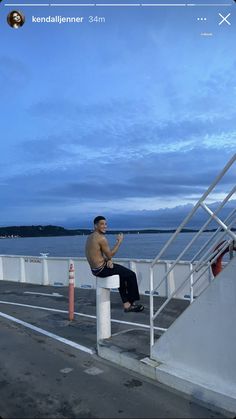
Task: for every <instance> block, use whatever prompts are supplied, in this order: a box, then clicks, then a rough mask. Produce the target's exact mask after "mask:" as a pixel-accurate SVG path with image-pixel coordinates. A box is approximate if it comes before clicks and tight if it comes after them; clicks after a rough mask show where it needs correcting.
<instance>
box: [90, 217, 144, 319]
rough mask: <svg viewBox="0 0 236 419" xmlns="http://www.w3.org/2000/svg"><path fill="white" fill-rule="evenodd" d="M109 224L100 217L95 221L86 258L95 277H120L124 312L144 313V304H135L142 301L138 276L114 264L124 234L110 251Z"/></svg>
mask: <svg viewBox="0 0 236 419" xmlns="http://www.w3.org/2000/svg"><path fill="white" fill-rule="evenodd" d="M106 231H107V222H106V219H105V217H102V216H101V215H99V216H98V217H96V218H95V219H94V231H93V233H91V234H90V235H89V237H88V239H87V242H86V257H87V260H88V263H89V265H90V268H91V271H92V273H93V275H94V276H98V277H100V278H104V277H106V276H111V275H119V277H120V287H119V293H120V296H121V299H122V302H123V306H124V311H125V312H126V313H127V312H132V311H135V312H138V311H143V309H144V307H143V305H142V304H134V302H135V301H137V300H139V299H140V296H139V290H138V284H137V278H136V274H135V273H134V272H133V271H131V270H130V269H128V268H125V267H124V266H122V265H118V264H117V263H113V262H112V257H113V256H114V255H115V254H116V252H117V250H118V249H119V247H120V245H121V243H122V241H123V238H124V236H123V234H122V233H120V234H118V236H117V239H116V243H115V246H114V247H113V248H112V249H110V247H109V244H108V241H107V239H106V237H105V234H106Z"/></svg>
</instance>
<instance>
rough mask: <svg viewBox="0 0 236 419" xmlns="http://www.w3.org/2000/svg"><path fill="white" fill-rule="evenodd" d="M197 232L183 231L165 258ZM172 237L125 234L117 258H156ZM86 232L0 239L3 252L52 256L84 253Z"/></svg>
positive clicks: (112, 241) (193, 250) (196, 246)
mask: <svg viewBox="0 0 236 419" xmlns="http://www.w3.org/2000/svg"><path fill="white" fill-rule="evenodd" d="M194 234H195V233H182V234H180V235H179V236H178V239H177V240H175V241H174V243H173V244H172V246H171V247H170V248H169V250H168V251H166V253H165V255H163V257H162V259H175V258H176V257H177V256H178V255H179V253H180V251H181V250H183V249H184V247H185V246H186V245H187V244H188V243H189V242H190V240H191V239H192V237H193V236H194ZM211 235H212V233H203V234H202V235H201V236H200V238H199V239H198V240H197V242H196V243H195V244H194V245H193V247H192V248H191V249H190V250H189V251H188V252H187V253H186V255H185V256H184V257H183V260H190V259H191V257H193V256H194V254H195V253H196V252H197V250H198V249H200V247H201V245H202V244H203V243H205V241H206V240H207V239H208V238H209V237H210V236H211ZM170 237H171V234H169V233H161V234H126V235H125V238H124V241H123V243H122V245H121V247H120V249H119V251H118V252H117V254H116V256H115V257H116V258H132V259H153V258H155V256H156V255H157V254H158V252H159V251H160V250H161V248H162V247H163V245H164V244H165V243H166V242H167V240H168V239H169V238H170ZM86 239H87V236H68V237H37V238H35V237H34V238H32V237H30V238H16V239H0V254H2V255H25V256H39V255H40V253H49V255H48V256H49V257H50V256H61V257H63V256H64V257H84V256H85V253H84V248H85V242H86ZM107 239H108V241H109V243H110V246H113V245H114V244H115V241H116V236H115V235H107Z"/></svg>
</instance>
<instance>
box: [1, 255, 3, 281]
mask: <svg viewBox="0 0 236 419" xmlns="http://www.w3.org/2000/svg"><path fill="white" fill-rule="evenodd" d="M2 280H3V258H2V256H0V281H2Z"/></svg>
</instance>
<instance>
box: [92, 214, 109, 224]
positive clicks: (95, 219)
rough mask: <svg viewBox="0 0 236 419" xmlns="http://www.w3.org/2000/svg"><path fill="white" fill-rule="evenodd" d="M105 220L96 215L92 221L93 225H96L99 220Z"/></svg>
mask: <svg viewBox="0 0 236 419" xmlns="http://www.w3.org/2000/svg"><path fill="white" fill-rule="evenodd" d="M105 219H106V218H105V217H103V216H102V215H98V216H97V217H95V218H94V220H93V224H98V223H99V221H101V220H105Z"/></svg>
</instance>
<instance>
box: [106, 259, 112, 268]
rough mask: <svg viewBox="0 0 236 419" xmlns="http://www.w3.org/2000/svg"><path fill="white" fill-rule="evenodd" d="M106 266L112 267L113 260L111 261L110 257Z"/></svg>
mask: <svg viewBox="0 0 236 419" xmlns="http://www.w3.org/2000/svg"><path fill="white" fill-rule="evenodd" d="M107 267H108V268H110V269H112V268H113V262H112V260H111V259H110V260H108V261H107Z"/></svg>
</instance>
